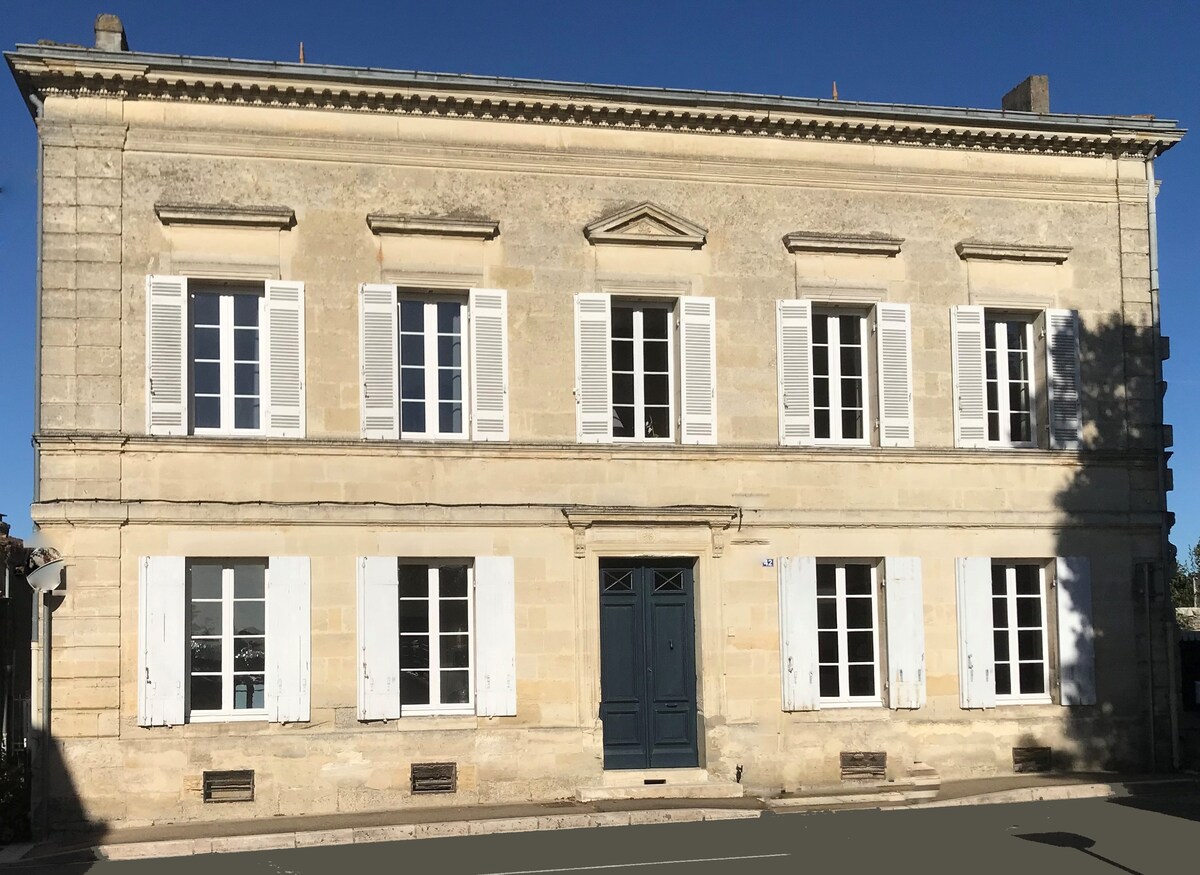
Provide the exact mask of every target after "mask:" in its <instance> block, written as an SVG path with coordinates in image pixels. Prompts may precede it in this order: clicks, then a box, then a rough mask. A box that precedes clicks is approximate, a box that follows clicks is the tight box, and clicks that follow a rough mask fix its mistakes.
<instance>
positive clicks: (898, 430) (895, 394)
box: [875, 304, 914, 447]
mask: <svg viewBox="0 0 1200 875" xmlns="http://www.w3.org/2000/svg"><path fill="white" fill-rule="evenodd" d="M875 340H876V344H877V346H878V357H879V445H880V446H881V447H911V446H913V443H914V441H913V401H912V315H911V311H910V309H909V306H908V304H876V305H875Z"/></svg>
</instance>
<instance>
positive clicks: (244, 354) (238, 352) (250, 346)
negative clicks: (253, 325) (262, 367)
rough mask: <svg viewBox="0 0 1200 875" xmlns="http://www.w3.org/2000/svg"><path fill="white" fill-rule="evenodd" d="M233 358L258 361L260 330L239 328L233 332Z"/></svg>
mask: <svg viewBox="0 0 1200 875" xmlns="http://www.w3.org/2000/svg"><path fill="white" fill-rule="evenodd" d="M206 330H211V329H206ZM233 357H234V358H235V359H237V360H238V361H242V362H256V361H258V329H254V330H251V329H248V328H239V329H237V330H236V331H234V332H233ZM200 358H203V356H200Z"/></svg>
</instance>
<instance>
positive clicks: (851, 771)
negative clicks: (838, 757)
mask: <svg viewBox="0 0 1200 875" xmlns="http://www.w3.org/2000/svg"><path fill="white" fill-rule="evenodd" d="M885 777H887V751H882V750H844V751H842V780H843V781H850V780H856V779H863V778H870V779H879V780H883V779H884V778H885Z"/></svg>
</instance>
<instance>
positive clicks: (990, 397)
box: [987, 382, 1000, 410]
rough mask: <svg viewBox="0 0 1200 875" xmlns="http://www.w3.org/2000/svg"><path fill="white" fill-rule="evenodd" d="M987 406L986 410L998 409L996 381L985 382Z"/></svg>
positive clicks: (998, 399) (998, 396) (998, 390)
mask: <svg viewBox="0 0 1200 875" xmlns="http://www.w3.org/2000/svg"><path fill="white" fill-rule="evenodd" d="M987 408H988V410H999V409H1000V389H999V387H998V386H997V384H996V383H992V382H989V383H988V384H987Z"/></svg>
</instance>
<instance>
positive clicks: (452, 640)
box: [441, 635, 471, 668]
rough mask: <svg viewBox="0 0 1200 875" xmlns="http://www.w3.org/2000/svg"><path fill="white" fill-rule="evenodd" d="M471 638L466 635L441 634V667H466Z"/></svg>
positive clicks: (468, 663) (469, 655)
mask: <svg viewBox="0 0 1200 875" xmlns="http://www.w3.org/2000/svg"><path fill="white" fill-rule="evenodd" d="M470 641H471V639H470V638H468V637H467V636H466V635H443V636H442V641H441V660H442V668H466V667H467V666H468V665H470V662H471V646H470Z"/></svg>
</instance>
